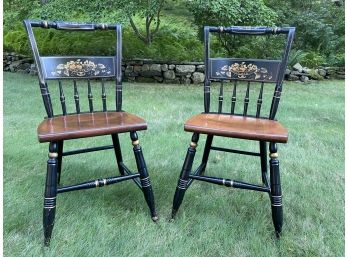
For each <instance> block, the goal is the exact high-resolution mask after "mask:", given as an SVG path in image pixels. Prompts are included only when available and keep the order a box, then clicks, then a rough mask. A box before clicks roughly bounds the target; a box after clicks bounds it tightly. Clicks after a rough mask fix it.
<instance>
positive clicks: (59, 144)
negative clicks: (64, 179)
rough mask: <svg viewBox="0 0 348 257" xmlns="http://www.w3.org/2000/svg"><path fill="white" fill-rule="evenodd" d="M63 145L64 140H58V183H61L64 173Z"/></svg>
mask: <svg viewBox="0 0 348 257" xmlns="http://www.w3.org/2000/svg"><path fill="white" fill-rule="evenodd" d="M63 145H64V141H63V140H62V141H59V142H58V157H57V161H58V168H57V173H58V184H60V177H61V174H62V161H63Z"/></svg>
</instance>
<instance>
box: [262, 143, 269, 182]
mask: <svg viewBox="0 0 348 257" xmlns="http://www.w3.org/2000/svg"><path fill="white" fill-rule="evenodd" d="M260 161H261V178H262V183H263V184H264V185H265V186H266V187H269V182H268V178H267V142H264V141H260Z"/></svg>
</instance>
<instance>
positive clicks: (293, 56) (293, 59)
mask: <svg viewBox="0 0 348 257" xmlns="http://www.w3.org/2000/svg"><path fill="white" fill-rule="evenodd" d="M305 56H306V53H305V52H303V51H302V50H293V51H291V52H290V55H289V60H288V66H289V67H292V66H294V65H295V64H296V63H302V60H303V58H304V57H305Z"/></svg>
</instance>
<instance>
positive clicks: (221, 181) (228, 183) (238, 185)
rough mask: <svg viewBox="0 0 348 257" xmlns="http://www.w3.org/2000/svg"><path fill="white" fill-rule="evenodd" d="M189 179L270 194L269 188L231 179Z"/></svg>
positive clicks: (194, 176)
mask: <svg viewBox="0 0 348 257" xmlns="http://www.w3.org/2000/svg"><path fill="white" fill-rule="evenodd" d="M189 178H191V179H196V180H200V181H205V182H209V183H213V184H216V185H222V186H226V187H234V188H241V189H248V190H254V191H260V192H267V193H269V192H270V188H269V187H264V186H259V185H254V184H249V183H245V182H241V181H235V180H231V179H224V178H215V177H207V176H197V175H190V176H189Z"/></svg>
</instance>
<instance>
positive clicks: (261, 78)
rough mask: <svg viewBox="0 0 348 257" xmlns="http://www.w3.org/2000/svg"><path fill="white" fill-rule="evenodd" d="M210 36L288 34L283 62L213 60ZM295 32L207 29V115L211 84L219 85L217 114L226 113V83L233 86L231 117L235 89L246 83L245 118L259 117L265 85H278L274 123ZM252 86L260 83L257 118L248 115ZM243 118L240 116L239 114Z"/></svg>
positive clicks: (234, 102) (242, 28) (260, 28)
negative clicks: (241, 82)
mask: <svg viewBox="0 0 348 257" xmlns="http://www.w3.org/2000/svg"><path fill="white" fill-rule="evenodd" d="M209 33H221V34H222V33H227V34H232V35H250V36H271V35H277V34H285V35H286V40H285V46H284V51H283V54H282V58H281V59H280V60H266V59H241V58H210V44H209V42H210V39H209ZM294 34H295V28H293V27H286V28H270V27H235V26H233V27H209V26H206V27H204V51H205V82H204V111H205V112H206V113H209V112H210V84H211V82H212V81H220V82H221V86H220V92H219V103H218V113H223V111H222V103H223V98H224V96H223V93H224V89H223V86H224V82H227V81H228V82H233V91H232V97H231V110H230V112H229V113H230V114H236V113H235V105H236V86H237V82H238V81H245V82H246V84H247V86H246V93H245V97H244V109H243V113H242V115H243V116H253V117H260V110H261V105H262V97H263V86H264V83H273V84H275V89H274V94H273V99H272V103H271V107H270V112H269V116H268V118H269V119H274V118H275V115H276V112H277V109H278V104H279V100H280V96H281V92H282V83H283V79H284V73H285V69H286V66H287V61H288V56H289V51H290V48H291V44H292V41H293V38H294ZM253 82H257V83H261V85H260V92H259V97H258V100H257V108H256V109H257V111H256V114H255V115H248V105H249V90H250V84H251V83H253ZM240 115H241V114H240Z"/></svg>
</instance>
